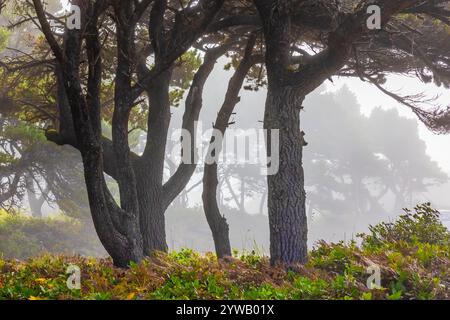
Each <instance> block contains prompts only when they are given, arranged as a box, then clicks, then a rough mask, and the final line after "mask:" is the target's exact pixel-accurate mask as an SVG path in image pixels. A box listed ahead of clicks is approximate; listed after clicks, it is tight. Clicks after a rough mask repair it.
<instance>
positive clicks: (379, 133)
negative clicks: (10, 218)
mask: <svg viewBox="0 0 450 320" xmlns="http://www.w3.org/2000/svg"><path fill="white" fill-rule="evenodd" d="M63 3H64V1H63ZM57 4H58V2H57V1H55V2H54V6H55V8H59V7H58V6H57ZM55 10H56V9H55ZM58 10H59V9H58ZM0 22H2V23H3V24H5V23H6V21H0ZM28 32H29V31H28ZM34 32H36V31H34ZM16 38H17V39H19V38H20V34H17V35H16ZM11 42H13V39H12V40H11ZM17 42H19V41H17ZM10 45H12V44H10ZM21 49H23V50H24V51H26V50H27V48H21ZM228 62H229V61H227V59H224V58H223V59H221V60H220V61H219V62H218V63H217V64H216V67H215V69H214V71H213V73H212V74H211V76H210V78H209V79H208V81H207V83H206V86H205V90H204V95H203V109H202V112H201V115H200V121H201V123H202V126H203V130H204V131H206V130H209V129H211V128H212V123H213V122H214V120H215V118H216V116H217V112H218V110H219V108H220V107H221V105H222V103H223V99H224V96H225V92H226V89H227V86H228V80H229V78H230V77H231V76H232V73H233V72H232V71H227V70H225V69H226V68H225V65H226V64H227V63H228ZM386 88H387V89H389V90H392V91H397V92H401V93H402V94H405V95H406V94H417V93H421V92H423V93H425V94H426V95H427V96H428V97H430V98H431V97H436V101H435V104H439V105H443V106H447V105H449V101H450V92H449V91H448V90H445V89H441V88H437V87H436V86H435V85H433V84H424V83H421V82H419V81H417V80H415V79H412V78H408V77H400V76H391V77H388V82H387V84H386ZM266 93H267V92H266V90H265V89H264V88H260V89H259V90H258V91H249V90H242V91H241V101H240V103H239V104H238V105H237V106H236V108H235V112H236V114H235V115H234V116H233V120H232V121H233V124H232V126H231V127H230V129H244V130H246V129H255V128H256V129H262V128H263V124H262V120H263V116H264V105H265V100H266ZM0 107H2V106H0ZM304 107H305V108H304V111H303V112H302V116H301V121H302V123H301V126H302V129H303V131H304V132H305V134H306V136H305V139H306V141H307V142H308V146H307V147H305V149H304V167H305V177H306V183H305V185H306V190H307V210H308V224H309V245H310V246H313V245H314V243H315V242H316V241H318V240H321V239H323V240H325V241H332V242H337V241H341V240H343V241H349V240H352V239H355V236H356V235H357V234H358V233H360V232H365V231H367V229H368V226H369V225H370V224H372V225H373V224H376V223H378V222H380V221H389V220H394V219H395V218H396V217H397V216H398V215H399V214H401V213H402V209H403V208H413V207H414V206H415V205H416V204H418V203H423V202H431V203H432V205H433V207H434V208H436V209H438V210H440V211H442V212H443V213H444V219H445V220H446V221H447V222H445V223H446V224H447V225H448V226H449V227H450V222H448V220H450V219H449V218H448V214H449V213H450V180H449V176H450V148H449V146H450V136H449V135H435V134H433V133H431V132H430V131H428V130H427V129H426V127H425V126H424V125H423V124H421V123H419V122H418V121H417V119H416V117H415V115H414V114H413V113H412V112H411V111H410V110H409V109H408V108H406V107H404V106H402V105H400V104H399V103H398V102H396V101H395V100H393V99H391V98H390V97H388V96H386V95H384V94H383V93H382V92H380V91H379V90H378V89H377V88H376V87H374V86H372V85H370V84H368V83H363V82H361V81H360V80H359V79H353V78H352V79H349V78H339V77H334V78H333V79H332V81H331V80H330V81H327V82H326V84H325V85H324V86H322V87H321V88H319V89H318V90H316V91H315V92H314V93H312V94H311V95H309V96H308V97H307V99H306V101H305V103H304ZM0 110H1V108H0ZM183 112H184V101H181V103H180V104H179V106H178V107H172V114H173V117H172V122H171V129H172V130H173V131H176V130H177V129H179V128H180V127H181V121H182V115H183ZM1 117H2V115H1V114H0V120H2V118H1ZM2 125H3V122H1V121H0V126H2ZM0 129H1V127H0ZM107 132H108V128H107V127H106V126H105V134H107ZM202 133H203V132H202ZM169 137H170V135H169ZM175 138H176V137H175ZM132 139H133V141H132V143H131V144H132V145H133V146H134V151H136V152H138V153H139V151H140V150H141V148H142V146H143V145H144V143H145V140H144V139H145V135H144V134H143V133H139V132H134V133H133V135H132ZM207 140H208V139H207ZM174 143H176V141H171V142H170V143H169V145H168V150H167V151H168V152H170V151H171V146H172V145H173V144H174ZM205 143H207V141H205ZM45 148H50V149H49V150H47V149H45ZM45 148H43V149H42V150H44V151H43V152H44V153H45V154H44V155H40V156H41V157H42V158H43V162H49V163H51V160H52V157H59V156H60V154H68V155H69V156H67V159H70V161H68V162H66V163H63V167H62V168H61V167H58V170H60V171H61V172H59V174H61V175H64V174H67V175H68V176H70V177H71V178H70V179H68V181H69V183H66V184H61V183H54V185H49V186H50V187H53V190H50V193H51V196H49V197H48V199H45V200H46V201H44V202H43V204H42V206H41V212H42V215H43V216H44V217H47V216H49V217H54V216H58V215H60V214H61V212H63V211H64V213H65V214H68V215H69V216H75V217H78V216H82V217H84V219H83V221H84V222H85V223H86V224H88V225H89V227H88V228H87V229H86V230H87V231H86V230H85V232H89V233H90V235H91V236H93V237H95V238H96V234H95V230H94V229H93V226H92V222H91V220H90V216H89V209H88V208H89V206H88V204H87V197H86V191H85V188H84V185H83V183H82V179H80V177H79V175H80V174H79V173H80V172H81V170H78V169H81V168H80V166H81V161H80V157H79V155H78V154H77V153H76V152H74V151H73V150H71V149H70V148H69V147H57V146H54V145H51V144H49V145H46V146H45ZM168 160H169V159H168ZM64 165H65V166H64ZM174 168H176V163H173V162H171V161H167V166H166V176H167V178H168V177H169V175H170V174H171V173H173V171H172V170H174ZM72 169H73V170H72ZM75 169H77V170H78V171H77V172H75V171H76V170H75ZM260 169H261V168H260V166H257V165H250V164H242V165H220V166H219V190H218V203H219V205H220V209H221V212H222V214H224V215H225V216H226V218H227V220H228V222H229V225H230V239H231V243H232V246H233V248H235V249H238V250H246V251H250V250H256V251H257V252H258V253H268V250H269V228H268V217H267V201H266V198H267V197H266V196H267V192H266V189H267V186H266V177H265V176H264V175H263V174H261V170H260ZM49 170H51V169H48V170H47V172H46V173H48V171H49ZM69 171H70V172H69ZM72 171H74V172H72ZM202 171H203V167H202V165H199V167H198V169H197V172H196V174H194V176H193V178H192V179H191V181H190V183H189V185H188V186H187V188H186V190H185V191H183V192H182V193H181V194H180V195H179V197H178V198H177V199H176V200H175V201H174V203H173V204H172V205H171V206H170V208H169V209H168V211H167V214H166V216H167V224H166V229H167V241H168V244H169V246H170V248H171V249H179V248H183V247H188V248H193V249H196V250H199V251H214V244H213V240H212V235H211V231H210V229H209V227H208V224H207V222H206V218H205V215H204V212H203V208H202V202H201V194H202V184H201V181H202V178H203V173H202ZM72 177H73V179H72ZM1 178H2V179H3V177H1ZM47 180H48V179H47ZM71 181H75V182H77V183H71ZM80 181H81V183H80ZM42 182H43V185H44V186H45V185H46V184H48V181H42ZM38 183H39V181H36V182H35V183H33V182H32V183H31V184H32V185H34V186H35V187H36V185H37V184H38ZM61 186H62V187H61ZM109 186H110V188H111V190H112V192H113V193H115V194H117V188H116V187H115V185H114V182H113V181H112V179H109ZM50 189H51V188H50ZM65 189H67V190H68V191H66V190H65ZM60 191H61V192H60ZM34 193H38V194H39V191H37V192H35V190H29V188H28V189H27V192H26V193H25V194H24V195H23V197H21V199H22V200H23V201H22V203H21V207H22V208H21V211H23V212H24V213H25V214H31V212H32V211H33V210H32V207H35V206H36V203H35V202H36V201H35V200H36V199H34V198H35V197H34V196H32V195H33V194H34ZM30 195H31V198H30ZM2 207H4V206H3V204H2ZM79 212H81V213H79ZM78 236H79V238H82V237H83V236H84V235H83V234H81V233H80V234H79V235H78ZM79 246H82V244H80V245H79ZM96 246H98V247H99V248H100V249H99V250H98V252H100V254H101V252H102V249H101V245H100V243H99V241H97V243H96ZM77 251H78V252H79V253H83V252H84V250H83V248H79V250H77Z"/></svg>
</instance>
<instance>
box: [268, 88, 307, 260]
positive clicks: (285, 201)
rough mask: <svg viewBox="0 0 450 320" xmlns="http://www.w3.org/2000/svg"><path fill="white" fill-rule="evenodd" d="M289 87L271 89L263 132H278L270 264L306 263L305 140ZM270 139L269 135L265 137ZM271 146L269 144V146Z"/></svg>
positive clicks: (298, 102)
mask: <svg viewBox="0 0 450 320" xmlns="http://www.w3.org/2000/svg"><path fill="white" fill-rule="evenodd" d="M301 102H302V99H298V98H297V97H296V96H295V95H294V96H293V92H292V90H291V89H290V88H289V87H281V88H270V89H269V93H268V98H267V105H266V112H265V118H264V128H265V129H267V130H280V131H279V137H280V140H279V150H270V151H271V152H279V160H280V163H279V171H278V173H277V174H276V175H270V176H268V179H267V181H268V194H269V197H268V210H269V223H270V256H271V261H272V263H273V264H275V263H280V262H281V263H283V264H286V265H291V264H295V263H305V262H306V261H307V256H308V251H307V250H308V248H307V234H308V227H307V217H306V208H305V200H306V194H305V189H304V183H305V179H304V174H303V164H302V156H303V145H304V140H303V136H302V133H301V131H300V116H299V113H300V107H301ZM268 136H269V139H270V136H271V135H270V134H269V135H268ZM268 145H270V143H268ZM269 156H270V155H269Z"/></svg>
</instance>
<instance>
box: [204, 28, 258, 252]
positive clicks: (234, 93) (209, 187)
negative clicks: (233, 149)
mask: <svg viewBox="0 0 450 320" xmlns="http://www.w3.org/2000/svg"><path fill="white" fill-rule="evenodd" d="M255 41H256V38H255V37H254V36H251V37H250V39H249V41H248V43H247V46H246V49H245V54H244V57H243V59H242V61H241V63H240V64H239V66H238V67H237V69H236V72H235V73H234V75H233V76H232V77H231V79H230V81H229V83H228V89H227V93H226V95H225V100H224V102H223V104H222V107H221V108H220V110H219V113H218V114H217V118H216V122H215V124H214V129H215V130H217V131H219V132H220V133H221V136H222V137H224V136H225V132H226V130H227V128H228V126H229V123H230V118H231V115H232V113H233V110H234V108H235V106H236V105H237V104H238V103H239V101H240V98H239V92H240V90H241V87H242V84H243V83H244V80H245V77H246V75H247V73H248V71H249V70H250V68H251V67H252V66H253V65H254V64H255V62H256V60H255V59H254V57H253V56H252V52H253V47H254V45H255ZM216 139H217V137H211V140H210V145H209V149H208V153H207V157H208V159H207V160H208V161H206V164H205V168H204V174H203V193H202V199H203V207H204V210H205V215H206V220H207V221H208V224H209V227H210V229H211V232H212V235H213V239H214V245H215V248H216V254H217V257H218V258H219V259H220V258H224V257H226V256H231V244H230V236H229V226H228V222H227V220H226V218H225V217H224V216H223V215H222V214H221V213H220V209H219V206H218V204H217V186H218V184H219V181H218V177H217V173H218V172H217V162H218V156H219V154H220V153H221V152H222V148H223V145H222V143H223V141H215V140H216ZM210 157H211V158H210ZM211 159H213V160H214V161H212V163H211V161H209V160H211ZM242 191H243V190H242ZM242 205H243V203H242Z"/></svg>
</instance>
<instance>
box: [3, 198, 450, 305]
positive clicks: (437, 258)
mask: <svg viewBox="0 0 450 320" xmlns="http://www.w3.org/2000/svg"><path fill="white" fill-rule="evenodd" d="M359 238H360V240H361V241H359V244H356V242H352V243H348V244H344V243H337V244H327V243H324V242H322V243H318V244H317V245H316V247H315V249H314V250H313V251H311V252H310V254H309V262H308V263H307V264H306V265H305V266H298V267H296V268H293V269H292V270H290V271H286V270H285V269H284V268H281V267H272V266H270V263H269V261H268V259H267V258H266V257H261V256H259V255H257V254H256V253H254V252H250V253H247V254H239V253H235V256H234V257H233V258H229V259H226V260H224V261H218V260H217V259H216V257H215V255H213V254H206V255H201V254H199V253H196V252H194V251H192V250H187V249H186V250H182V251H179V252H172V253H169V254H159V255H157V256H155V257H153V258H149V259H147V260H145V261H143V262H142V263H140V264H131V266H130V268H129V269H127V270H124V269H118V268H115V267H113V265H112V262H111V261H110V259H95V258H86V257H70V256H58V255H44V256H41V257H38V258H31V259H28V260H26V261H17V260H2V259H0V299H28V300H41V299H106V300H109V299H123V300H127V299H128V300H134V299H177V300H178V299H180V300H181V299H225V300H226V299H250V300H252V299H365V300H370V299H390V300H395V299H450V234H449V232H448V230H447V229H446V228H445V227H444V226H443V225H442V224H441V223H440V222H439V218H438V215H437V213H436V212H434V211H433V210H432V209H430V208H429V207H427V206H422V207H418V208H416V211H415V212H409V213H407V214H405V215H404V216H402V217H400V219H399V220H398V221H397V222H395V223H381V224H379V225H376V226H372V227H371V228H370V233H369V234H362V235H359ZM73 265H75V266H77V267H79V269H80V271H81V278H80V279H81V289H79V290H76V289H74V290H71V289H69V288H68V286H67V280H68V277H69V275H68V274H66V272H67V269H68V267H69V266H73ZM378 270H379V276H380V277H379V278H380V281H381V283H380V285H381V286H380V287H376V288H372V289H369V288H368V280H369V278H371V279H375V281H376V279H377V271H378ZM371 275H372V277H371ZM369 283H370V280H369Z"/></svg>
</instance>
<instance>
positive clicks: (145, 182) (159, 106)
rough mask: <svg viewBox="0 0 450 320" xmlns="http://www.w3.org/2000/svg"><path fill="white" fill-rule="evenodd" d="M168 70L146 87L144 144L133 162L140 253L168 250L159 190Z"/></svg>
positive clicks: (166, 120)
mask: <svg viewBox="0 0 450 320" xmlns="http://www.w3.org/2000/svg"><path fill="white" fill-rule="evenodd" d="M171 76H172V72H171V70H169V71H166V72H163V73H162V74H161V75H160V76H159V77H158V79H157V81H155V83H154V84H153V85H152V86H151V87H149V88H148V89H147V92H148V95H149V101H150V110H149V118H148V129H147V130H148V132H147V144H146V147H145V150H144V153H143V155H142V158H141V159H140V160H139V161H138V163H137V164H136V166H135V168H136V172H137V176H136V179H137V189H138V199H139V207H140V208H139V210H140V214H139V219H140V225H141V232H142V236H143V240H144V254H145V255H148V256H150V255H152V254H154V253H155V252H156V251H163V252H166V251H167V250H168V246H167V242H166V230H165V216H164V214H165V211H166V206H165V203H164V196H165V195H164V193H163V180H164V161H165V156H166V140H167V135H168V130H169V125H170V118H171V113H170V98H169V85H170V79H171Z"/></svg>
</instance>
